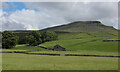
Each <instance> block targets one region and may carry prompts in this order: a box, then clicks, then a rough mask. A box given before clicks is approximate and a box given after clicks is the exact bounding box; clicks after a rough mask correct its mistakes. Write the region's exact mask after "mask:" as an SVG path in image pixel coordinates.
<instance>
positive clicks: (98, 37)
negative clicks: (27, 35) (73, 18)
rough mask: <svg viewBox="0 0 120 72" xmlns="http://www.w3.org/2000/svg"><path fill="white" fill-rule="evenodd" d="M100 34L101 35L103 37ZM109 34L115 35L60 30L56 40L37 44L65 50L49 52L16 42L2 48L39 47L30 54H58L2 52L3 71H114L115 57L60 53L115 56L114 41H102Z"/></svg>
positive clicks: (19, 49) (116, 50)
mask: <svg viewBox="0 0 120 72" xmlns="http://www.w3.org/2000/svg"><path fill="white" fill-rule="evenodd" d="M103 35H104V36H103ZM107 36H110V37H112V38H115V37H117V36H114V35H111V34H109V33H108V34H104V33H90V34H87V33H71V34H70V33H64V34H62V33H61V34H59V36H58V40H56V41H50V42H45V43H42V44H40V45H39V46H44V47H47V48H53V47H54V46H55V45H57V44H58V45H60V46H62V47H64V48H66V51H49V50H46V49H43V48H41V47H38V46H28V45H27V44H20V45H16V46H15V47H14V48H11V49H3V50H2V51H29V50H41V51H35V52H30V53H51V54H61V56H48V55H29V54H19V53H3V54H2V69H3V70H117V69H118V58H112V57H84V56H64V54H81V55H111V56H118V42H103V40H104V39H105V38H106V37H107Z"/></svg>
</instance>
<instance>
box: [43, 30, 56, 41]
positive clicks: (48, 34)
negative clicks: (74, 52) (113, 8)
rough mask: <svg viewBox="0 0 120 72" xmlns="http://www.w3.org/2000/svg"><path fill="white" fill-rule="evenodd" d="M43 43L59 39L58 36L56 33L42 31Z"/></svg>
mask: <svg viewBox="0 0 120 72" xmlns="http://www.w3.org/2000/svg"><path fill="white" fill-rule="evenodd" d="M41 33H42V36H41V39H42V43H44V42H48V41H53V40H57V39H58V35H57V34H56V33H55V32H54V31H42V32H41Z"/></svg>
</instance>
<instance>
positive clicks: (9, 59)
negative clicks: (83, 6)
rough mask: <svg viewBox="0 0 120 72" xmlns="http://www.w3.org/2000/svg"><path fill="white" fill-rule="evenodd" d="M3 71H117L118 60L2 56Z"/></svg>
mask: <svg viewBox="0 0 120 72" xmlns="http://www.w3.org/2000/svg"><path fill="white" fill-rule="evenodd" d="M2 60H3V62H2V69H3V70H117V69H118V58H109V57H107V58H105V57H71V56H70V57H65V56H41V55H26V54H14V53H12V54H3V58H2Z"/></svg>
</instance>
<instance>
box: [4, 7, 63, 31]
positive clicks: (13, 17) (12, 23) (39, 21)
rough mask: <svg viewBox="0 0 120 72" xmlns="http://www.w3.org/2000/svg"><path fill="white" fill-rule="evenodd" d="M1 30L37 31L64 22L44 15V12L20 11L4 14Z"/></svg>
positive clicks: (55, 17)
mask: <svg viewBox="0 0 120 72" xmlns="http://www.w3.org/2000/svg"><path fill="white" fill-rule="evenodd" d="M2 20H3V30H16V29H17V30H25V29H27V30H39V29H40V28H41V29H42V28H46V27H50V26H54V25H58V24H61V21H62V22H65V20H64V19H62V18H57V16H53V17H52V18H51V16H50V15H47V14H45V13H44V12H36V11H34V10H25V9H23V10H21V11H16V12H14V13H10V14H9V13H4V16H3V18H2Z"/></svg>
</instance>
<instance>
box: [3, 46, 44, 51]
mask: <svg viewBox="0 0 120 72" xmlns="http://www.w3.org/2000/svg"><path fill="white" fill-rule="evenodd" d="M7 50H21V51H22V50H43V48H40V47H37V46H27V44H21V45H16V46H15V47H14V48H12V49H3V51H7Z"/></svg>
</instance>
